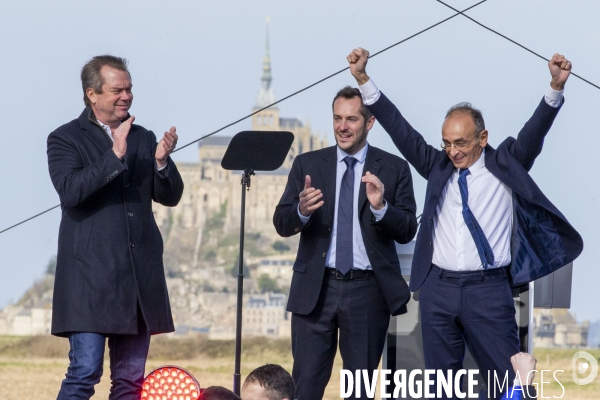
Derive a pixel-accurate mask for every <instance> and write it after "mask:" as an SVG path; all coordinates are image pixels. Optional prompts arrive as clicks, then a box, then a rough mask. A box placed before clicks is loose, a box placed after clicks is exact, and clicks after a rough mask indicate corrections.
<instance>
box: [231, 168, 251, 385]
mask: <svg viewBox="0 0 600 400" xmlns="http://www.w3.org/2000/svg"><path fill="white" fill-rule="evenodd" d="M250 175H254V171H253V170H252V169H246V170H245V171H244V173H243V174H242V182H241V184H242V205H241V214H240V215H241V216H240V253H239V260H238V261H239V264H238V291H237V310H236V311H237V315H236V322H235V371H234V373H233V392H234V393H235V394H237V395H238V396H239V395H240V387H241V373H240V369H241V368H240V364H241V356H242V306H243V300H244V296H243V295H244V223H245V219H246V190H250Z"/></svg>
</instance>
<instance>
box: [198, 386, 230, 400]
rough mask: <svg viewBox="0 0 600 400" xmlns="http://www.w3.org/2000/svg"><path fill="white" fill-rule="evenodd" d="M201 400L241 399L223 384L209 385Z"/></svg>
mask: <svg viewBox="0 0 600 400" xmlns="http://www.w3.org/2000/svg"><path fill="white" fill-rule="evenodd" d="M198 399H199V400H241V399H240V397H239V396H238V395H237V394H235V393H233V392H232V391H231V390H229V389H225V388H224V387H223V386H209V387H207V388H206V389H204V391H203V392H202V394H201V395H200V397H199V398H198Z"/></svg>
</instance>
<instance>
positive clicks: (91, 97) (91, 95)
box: [85, 88, 96, 104]
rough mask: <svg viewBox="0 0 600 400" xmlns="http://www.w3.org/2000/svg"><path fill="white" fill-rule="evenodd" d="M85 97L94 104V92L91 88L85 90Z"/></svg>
mask: <svg viewBox="0 0 600 400" xmlns="http://www.w3.org/2000/svg"><path fill="white" fill-rule="evenodd" d="M85 95H86V96H87V98H88V99H89V101H90V103H91V104H96V91H95V90H94V89H92V88H87V89H86V90H85Z"/></svg>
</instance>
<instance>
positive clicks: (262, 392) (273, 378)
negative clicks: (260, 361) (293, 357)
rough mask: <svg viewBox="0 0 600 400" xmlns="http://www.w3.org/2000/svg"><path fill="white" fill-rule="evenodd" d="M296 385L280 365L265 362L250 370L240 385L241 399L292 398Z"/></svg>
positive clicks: (280, 399) (270, 399) (272, 399)
mask: <svg viewBox="0 0 600 400" xmlns="http://www.w3.org/2000/svg"><path fill="white" fill-rule="evenodd" d="M295 393H296V385H295V384H294V379H293V378H292V376H291V375H290V374H289V373H288V372H287V371H286V370H285V369H283V368H282V367H281V366H279V365H276V364H266V365H263V366H262V367H258V368H256V369H255V370H254V371H252V372H250V375H248V377H247V378H246V380H245V381H244V385H243V386H242V393H241V395H242V396H241V397H242V400H284V399H287V400H294V395H295Z"/></svg>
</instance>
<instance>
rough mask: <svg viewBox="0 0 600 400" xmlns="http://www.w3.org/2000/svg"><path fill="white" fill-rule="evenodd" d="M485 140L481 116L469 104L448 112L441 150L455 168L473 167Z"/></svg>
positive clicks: (486, 137) (486, 133) (486, 132)
mask: <svg viewBox="0 0 600 400" xmlns="http://www.w3.org/2000/svg"><path fill="white" fill-rule="evenodd" d="M487 140H488V131H487V130H486V129H485V123H484V121H483V115H482V114H481V111H479V110H478V109H476V108H474V107H473V106H472V105H471V103H458V104H456V105H454V106H452V107H451V108H450V109H449V110H448V112H447V113H446V119H445V120H444V124H443V125H442V148H443V149H444V150H445V151H446V154H448V157H450V160H452V163H453V164H454V166H455V167H456V168H460V169H464V168H469V167H470V166H471V165H473V163H475V161H477V159H478V158H479V156H480V155H481V152H482V151H483V148H484V147H485V146H486V145H487Z"/></svg>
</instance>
